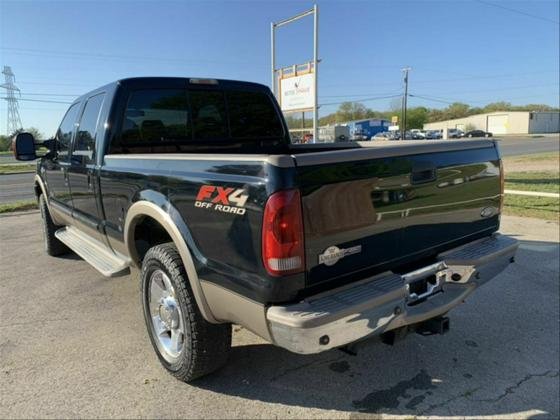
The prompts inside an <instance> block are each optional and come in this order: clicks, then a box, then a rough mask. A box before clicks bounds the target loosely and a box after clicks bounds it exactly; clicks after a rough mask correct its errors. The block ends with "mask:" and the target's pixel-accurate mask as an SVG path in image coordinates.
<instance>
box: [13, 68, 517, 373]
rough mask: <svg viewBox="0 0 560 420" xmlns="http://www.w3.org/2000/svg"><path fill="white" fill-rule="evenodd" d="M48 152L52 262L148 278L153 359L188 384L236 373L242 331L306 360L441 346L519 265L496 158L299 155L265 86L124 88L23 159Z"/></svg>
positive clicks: (191, 82) (144, 285) (338, 151)
mask: <svg viewBox="0 0 560 420" xmlns="http://www.w3.org/2000/svg"><path fill="white" fill-rule="evenodd" d="M37 144H42V145H44V146H45V147H46V148H47V149H48V152H47V153H46V154H45V155H44V156H42V157H41V158H40V160H39V161H38V164H37V174H36V176H35V193H36V196H37V199H38V202H39V205H40V209H41V213H42V217H43V223H44V238H45V249H46V252H47V253H48V254H49V255H53V256H55V255H59V254H62V253H64V252H68V251H69V250H72V251H74V252H75V253H77V254H78V255H80V256H81V257H82V258H83V259H84V260H86V261H87V262H88V263H90V264H91V265H92V266H93V267H94V268H96V269H97V270H99V272H101V274H103V275H105V276H122V275H128V274H129V273H130V272H131V269H135V268H137V269H138V270H139V273H140V274H139V277H140V281H141V290H142V302H143V311H144V317H145V321H146V326H147V329H148V332H149V337H150V339H151V342H152V345H153V347H154V349H155V351H156V354H157V355H158V357H159V359H160V361H161V363H162V364H163V366H164V367H165V368H166V369H168V370H169V371H170V372H171V373H172V374H174V375H175V376H176V377H178V378H179V379H181V380H184V381H190V380H192V379H195V378H197V377H200V376H202V375H205V374H207V373H209V372H211V371H214V370H216V369H217V368H219V367H220V366H222V365H223V364H224V363H225V361H226V359H227V356H228V353H229V350H230V347H231V324H232V323H235V324H240V325H242V326H244V327H245V328H247V329H249V330H251V331H253V332H254V333H255V334H257V335H259V336H260V337H262V338H264V339H266V340H268V341H270V342H271V343H273V344H275V345H278V346H280V347H283V348H286V349H288V350H290V351H293V352H296V353H303V354H305V353H318V352H322V351H325V350H328V349H331V348H348V347H347V346H349V345H354V344H355V343H357V342H361V341H362V340H365V339H366V338H370V337H373V336H377V337H381V339H382V340H383V341H385V342H391V341H392V340H394V339H395V338H396V337H401V336H402V335H404V333H405V332H407V331H416V332H421V333H424V334H431V333H441V332H445V331H446V329H447V328H448V327H449V319H448V318H447V317H446V316H445V315H446V314H447V313H448V312H449V310H451V309H452V308H454V307H455V306H457V305H459V304H460V303H461V302H462V301H463V300H464V299H465V298H466V297H467V296H468V295H469V294H470V293H471V292H473V291H474V289H476V288H477V287H478V286H480V285H482V284H483V283H485V282H487V281H488V280H489V279H491V278H492V277H494V276H495V275H496V274H498V273H499V272H500V271H502V270H503V269H504V268H505V267H506V266H507V265H508V264H509V263H510V262H513V258H514V254H515V251H516V249H517V242H516V241H515V240H514V239H511V238H508V237H505V236H502V235H500V234H498V233H497V230H498V228H499V223H500V213H501V208H502V201H503V171H502V169H501V160H500V154H499V151H498V148H497V146H496V143H495V142H494V141H493V140H470V141H460V140H456V141H437V142H434V141H427V142H424V141H415V142H402V144H401V143H400V142H392V143H391V144H390V145H378V144H376V142H365V143H363V144H361V143H352V142H346V143H341V144H333V143H331V144H302V145H292V144H290V138H289V133H288V129H287V126H286V123H285V121H284V119H283V117H282V113H281V111H280V109H279V107H278V105H277V103H276V101H275V99H274V97H273V96H272V94H271V92H270V90H269V89H268V88H267V87H265V86H262V85H259V84H254V83H247V82H236V81H226V80H214V79H194V78H191V79H188V78H133V79H126V80H120V81H117V82H115V83H112V84H109V85H107V86H103V87H101V88H99V89H96V90H94V91H92V92H90V93H87V94H86V95H83V96H82V97H80V98H78V99H77V100H76V101H75V102H74V103H73V104H72V105H71V106H70V108H69V109H68V111H67V113H66V115H65V116H64V118H63V120H62V122H61V124H60V127H59V128H58V131H57V133H56V136H55V137H54V138H53V139H50V140H46V141H43V142H39V141H37V140H35V139H33V137H32V136H31V135H29V134H26V133H23V134H20V135H18V136H17V137H16V138H15V139H14V145H13V149H14V153H15V155H16V157H17V158H18V159H20V160H33V159H37V158H38V156H37V153H38V152H37V150H38V149H36V147H37ZM133 272H136V271H135V270H133ZM353 343H354V344H353ZM345 346H346V347H345Z"/></svg>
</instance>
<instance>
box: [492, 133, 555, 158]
mask: <svg viewBox="0 0 560 420" xmlns="http://www.w3.org/2000/svg"><path fill="white" fill-rule="evenodd" d="M559 145H560V138H559V137H558V135H557V136H547V137H539V138H531V137H509V138H504V139H502V140H501V141H500V150H501V151H502V156H518V155H528V154H533V153H544V152H558V150H559Z"/></svg>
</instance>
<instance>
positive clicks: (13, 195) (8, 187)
mask: <svg viewBox="0 0 560 420" xmlns="http://www.w3.org/2000/svg"><path fill="white" fill-rule="evenodd" d="M559 145H560V140H559V138H558V136H555V137H554V136H547V137H540V138H531V137H510V138H505V139H503V140H501V141H500V150H501V151H502V155H503V156H516V155H526V154H532V153H542V152H554V151H556V152H558V151H559ZM9 158H11V157H4V160H3V161H0V162H4V163H7V162H11V161H9V160H8V159H9ZM33 176H34V175H33V174H29V173H26V174H13V175H0V204H2V203H9V202H13V201H18V200H29V199H32V198H33V197H34V195H33V189H32V185H33Z"/></svg>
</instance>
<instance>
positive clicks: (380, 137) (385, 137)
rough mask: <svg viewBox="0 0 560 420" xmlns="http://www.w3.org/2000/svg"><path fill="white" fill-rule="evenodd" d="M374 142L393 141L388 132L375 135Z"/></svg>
mask: <svg viewBox="0 0 560 420" xmlns="http://www.w3.org/2000/svg"><path fill="white" fill-rule="evenodd" d="M371 139H372V140H392V139H393V138H392V135H391V133H389V132H388V131H384V132H383V133H377V134H376V135H374V136H373V137H372V138H371Z"/></svg>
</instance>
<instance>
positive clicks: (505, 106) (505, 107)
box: [482, 101, 514, 112]
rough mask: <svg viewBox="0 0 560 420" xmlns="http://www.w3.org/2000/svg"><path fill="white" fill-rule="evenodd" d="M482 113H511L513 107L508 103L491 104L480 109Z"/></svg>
mask: <svg viewBox="0 0 560 420" xmlns="http://www.w3.org/2000/svg"><path fill="white" fill-rule="evenodd" d="M482 110H483V112H496V111H513V110H514V107H513V106H512V105H511V103H509V102H503V101H502V102H492V103H490V104H488V105H486V106H485V107H484V108H482Z"/></svg>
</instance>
